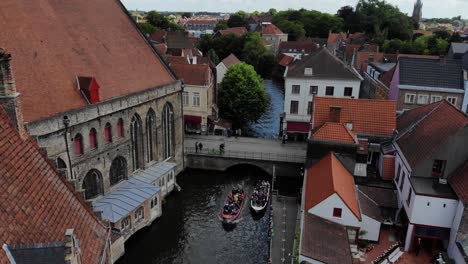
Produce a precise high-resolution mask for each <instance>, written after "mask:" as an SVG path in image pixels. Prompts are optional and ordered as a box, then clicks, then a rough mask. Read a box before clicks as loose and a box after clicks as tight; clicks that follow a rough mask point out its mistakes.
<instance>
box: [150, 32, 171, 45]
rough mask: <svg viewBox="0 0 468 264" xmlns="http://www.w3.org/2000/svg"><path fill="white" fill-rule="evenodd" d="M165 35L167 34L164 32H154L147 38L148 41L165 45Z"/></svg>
mask: <svg viewBox="0 0 468 264" xmlns="http://www.w3.org/2000/svg"><path fill="white" fill-rule="evenodd" d="M166 35H167V32H166V31H165V30H156V31H155V32H153V34H151V35H150V36H149V39H150V40H152V41H156V42H158V43H165V42H166Z"/></svg>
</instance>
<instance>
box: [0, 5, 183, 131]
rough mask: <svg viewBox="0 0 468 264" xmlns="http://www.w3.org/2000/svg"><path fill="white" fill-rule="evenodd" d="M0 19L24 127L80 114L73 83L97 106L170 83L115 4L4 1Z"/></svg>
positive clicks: (78, 96)
mask: <svg viewBox="0 0 468 264" xmlns="http://www.w3.org/2000/svg"><path fill="white" fill-rule="evenodd" d="M0 17H2V19H1V20H0V28H1V29H2V34H0V45H1V47H2V48H4V49H6V50H7V51H9V52H10V53H11V54H12V56H13V60H12V64H13V71H14V75H15V78H16V87H17V89H18V92H19V93H21V108H22V113H23V116H24V120H25V121H26V122H32V121H35V120H39V119H43V118H46V117H49V116H51V115H55V114H58V113H61V112H65V111H68V110H72V109H76V108H80V107H84V106H86V105H87V103H86V100H85V99H84V98H83V96H82V95H81V93H80V92H79V91H78V90H77V87H76V76H81V75H82V76H93V77H95V78H96V80H97V81H98V82H99V85H100V87H101V88H100V98H101V100H102V101H105V100H108V99H110V98H114V97H119V96H123V95H126V94H130V93H135V92H139V91H142V90H145V89H148V88H153V87H157V86H160V85H164V84H168V83H173V82H174V81H175V80H174V77H173V76H172V75H171V74H170V72H169V71H168V70H167V69H166V68H165V66H164V65H163V63H162V62H161V61H160V60H159V58H158V56H157V55H156V53H155V52H154V51H153V50H152V48H151V45H150V44H149V43H147V42H146V40H145V38H144V37H143V35H142V34H141V33H140V31H139V30H138V28H137V26H136V25H135V23H134V22H133V21H132V18H131V17H129V16H128V15H127V14H126V10H125V8H124V7H123V6H122V5H121V3H120V2H119V1H115V0H100V1H92V2H88V1H84V0H67V1H29V0H4V1H2V8H0ZM18 19H20V20H21V25H20V26H19V25H18Z"/></svg>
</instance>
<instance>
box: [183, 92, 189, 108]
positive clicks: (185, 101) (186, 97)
mask: <svg viewBox="0 0 468 264" xmlns="http://www.w3.org/2000/svg"><path fill="white" fill-rule="evenodd" d="M182 103H183V104H184V106H188V105H189V93H188V92H183V93H182Z"/></svg>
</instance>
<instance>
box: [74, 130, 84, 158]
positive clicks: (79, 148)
mask: <svg viewBox="0 0 468 264" xmlns="http://www.w3.org/2000/svg"><path fill="white" fill-rule="evenodd" d="M73 142H74V143H75V155H76V156H81V155H83V136H81V134H76V136H75V138H74V139H73Z"/></svg>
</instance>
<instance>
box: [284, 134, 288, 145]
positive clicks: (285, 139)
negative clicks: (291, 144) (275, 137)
mask: <svg viewBox="0 0 468 264" xmlns="http://www.w3.org/2000/svg"><path fill="white" fill-rule="evenodd" d="M284 143H285V144H286V143H288V134H285V135H284Z"/></svg>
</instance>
